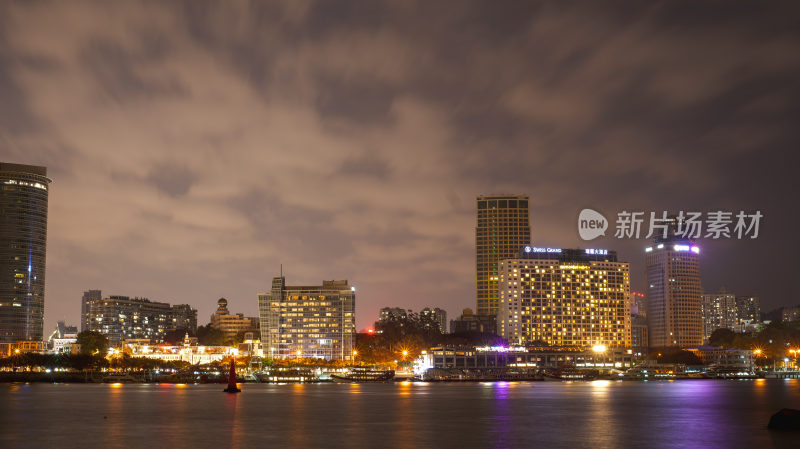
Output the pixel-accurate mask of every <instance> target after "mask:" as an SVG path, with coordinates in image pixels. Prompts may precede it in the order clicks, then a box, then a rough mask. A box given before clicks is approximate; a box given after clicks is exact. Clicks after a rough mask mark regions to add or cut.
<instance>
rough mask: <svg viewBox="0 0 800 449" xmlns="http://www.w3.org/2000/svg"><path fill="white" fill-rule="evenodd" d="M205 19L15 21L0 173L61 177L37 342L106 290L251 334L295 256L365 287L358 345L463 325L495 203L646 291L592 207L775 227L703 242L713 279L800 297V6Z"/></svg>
mask: <svg viewBox="0 0 800 449" xmlns="http://www.w3.org/2000/svg"><path fill="white" fill-rule="evenodd" d="M195 6H196V7H193V8H183V7H181V6H180V5H161V4H150V5H145V6H142V7H136V8H130V9H125V8H122V9H123V11H122V12H123V13H120V14H118V15H117V16H116V17H117V18H116V19H114V20H104V19H102V17H105V16H104V14H108V13H109V10H108V9H105V10H104V7H97V6H96V5H88V4H75V5H70V6H66V5H58V4H51V5H45V4H30V5H29V4H3V5H2V6H0V23H1V24H2V28H3V29H4V30H7V32H5V33H3V34H2V36H0V42H1V43H2V45H0V58H2V61H3V64H2V65H0V80H1V81H3V82H2V83H0V89H1V90H0V92H1V93H2V94H3V98H4V99H5V100H7V101H4V102H3V103H2V104H1V105H0V117H2V118H3V120H2V121H0V138H1V140H0V142H2V144H0V160H2V161H4V162H10V163H22V164H35V165H41V166H46V167H48V170H49V171H48V176H49V177H50V178H52V179H53V183H52V184H51V185H50V189H51V190H50V195H51V196H50V199H49V201H50V216H49V229H48V261H47V262H48V271H47V279H48V282H47V300H46V310H45V319H46V321H45V329H50V328H52V327H53V325H54V324H55V322H56V321H57V320H61V319H66V320H67V322H68V323H70V324H78V323H79V316H78V313H79V304H80V298H81V295H82V293H83V292H84V291H86V290H89V289H100V290H103V291H107V292H108V293H109V294H115V295H116V294H126V293H132V294H136V295H141V296H145V297H148V298H153V299H154V300H156V301H167V302H169V303H176V304H185V303H188V304H191V305H192V306H194V307H197V308H198V310H199V312H198V313H199V314H200V315H201V316H209V315H210V314H211V313H212V312H213V309H214V300H216V299H218V298H220V297H225V298H228V299H229V300H231V303H232V304H234V303H235V304H236V310H237V311H240V312H242V313H244V314H245V315H255V313H256V310H257V294H258V293H259V292H263V291H264V290H265V289H267V288H269V285H270V279H271V277H272V275H273V273H274V272H275V271H277V268H278V267H279V266H280V264H283V265H284V268H285V271H286V272H287V273H288V276H289V277H291V278H292V279H295V280H296V281H297V282H299V283H306V282H317V280H318V279H348V280H350V282H351V283H352V285H355V286H356V287H357V288H358V289H359V293H358V294H359V303H358V305H357V317H358V318H357V319H358V321H357V327H358V328H359V329H362V328H364V327H367V326H369V324H370V323H371V322H372V321H374V319H375V318H376V317H377V313H378V309H379V308H380V307H382V306H384V305H389V304H391V305H396V306H401V307H405V308H412V309H415V310H416V309H419V308H421V307H423V306H426V305H434V306H438V307H441V308H443V309H445V310H447V311H448V312H449V314H450V315H451V316H457V315H458V313H459V312H460V311H461V309H463V308H466V307H469V308H473V307H474V306H475V304H474V298H475V286H474V270H475V267H474V260H475V259H474V234H473V232H474V217H475V210H474V198H475V197H476V196H478V195H483V194H492V193H513V194H516V193H522V194H527V195H529V197H530V211H531V217H530V219H531V221H530V224H531V228H532V234H533V236H532V239H533V243H534V244H536V245H538V246H554V247H565V248H566V247H587V246H588V247H598V248H607V249H610V250H616V251H617V253H618V254H619V257H620V259H622V260H626V261H629V262H630V263H631V287H632V289H634V290H637V291H644V253H643V252H642V248H643V247H644V246H645V240H644V239H640V240H617V239H614V238H613V237H610V236H607V237H605V238H600V239H598V240H595V241H593V242H591V244H587V242H582V241H580V239H579V237H578V235H577V232H576V229H575V220H576V218H577V214H578V212H579V211H580V210H582V209H583V208H586V207H591V208H593V209H596V210H599V211H602V212H604V213H605V214H606V216H609V217H611V216H613V214H615V213H616V212H619V211H622V210H628V211H630V210H642V211H651V210H670V211H678V210H702V211H711V210H735V211H738V210H746V211H755V210H760V211H761V212H762V213H763V214H764V219H763V223H762V232H761V235H760V237H759V238H758V239H757V240H753V241H750V240H729V241H728V240H720V241H705V240H701V241H700V244H701V245H702V248H703V256H702V258H701V259H702V260H701V271H702V273H703V285H702V287H703V289H704V290H706V291H716V290H717V289H718V288H719V287H721V286H725V287H727V288H728V289H730V290H731V291H735V292H737V294H738V293H741V294H749V295H756V296H759V297H760V298H761V302H762V309H763V310H764V311H769V310H771V309H774V308H775V307H778V306H784V305H795V304H797V303H798V302H799V301H798V299H797V298H796V297H794V296H792V295H793V293H792V289H791V286H790V284H789V282H790V279H792V276H793V270H792V268H793V267H794V266H795V265H796V264H794V263H793V261H792V260H791V259H790V257H791V255H792V254H793V253H794V252H795V250H796V249H797V238H796V233H794V232H793V224H794V223H796V222H797V218H798V212H797V210H795V209H794V208H792V207H789V206H787V204H786V199H785V198H786V195H785V192H791V191H793V190H794V188H795V183H796V181H795V180H794V179H795V178H794V177H793V174H792V173H791V172H790V170H791V169H792V164H785V163H782V162H781V161H782V156H781V150H785V149H787V148H794V147H795V146H796V145H797V136H796V135H795V133H794V132H793V131H792V127H793V121H792V120H791V117H792V116H793V112H794V111H795V110H796V106H795V105H794V104H793V103H792V102H791V101H788V99H791V98H793V97H795V96H797V94H798V88H797V86H796V85H795V83H794V82H793V80H794V79H795V77H794V76H793V74H794V73H795V72H796V71H797V69H798V62H797V61H795V59H794V58H790V57H786V55H787V54H791V50H792V49H793V48H794V47H796V45H797V44H798V37H797V35H796V33H790V32H787V30H791V29H792V28H791V26H792V22H791V16H792V15H791V14H776V13H775V10H772V9H770V7H759V8H754V9H752V10H750V9H748V8H747V7H742V8H739V9H725V10H718V9H714V8H712V9H708V10H701V11H692V12H691V14H690V13H689V12H688V10H686V9H683V8H682V7H681V6H679V5H666V4H657V5H636V6H634V7H626V8H624V11H622V9H619V10H615V9H614V8H610V7H607V6H606V7H601V6H599V5H585V6H583V7H582V8H579V9H559V8H555V7H553V6H547V5H544V6H536V5H525V4H518V5H517V7H515V8H516V9H515V8H511V7H509V8H507V9H504V10H502V11H500V10H496V9H495V8H492V7H491V6H489V5H485V6H480V5H464V6H463V7H462V8H459V9H457V10H453V11H451V10H450V9H449V8H448V10H447V11H441V10H440V11H435V10H432V11H431V14H430V15H429V16H428V15H423V16H424V17H423V16H420V15H419V14H417V11H418V8H420V7H421V6H420V5H411V6H403V5H395V6H386V5H377V4H376V5H375V6H374V7H373V8H374V9H370V10H368V11H365V10H358V9H342V10H338V11H331V10H328V9H325V7H324V6H320V5H312V6H311V7H308V8H307V9H304V8H303V7H302V6H300V5H297V6H287V7H286V8H283V7H280V6H275V5H271V6H267V5H261V6H257V7H254V8H252V9H250V10H249V11H247V12H244V11H240V12H236V11H234V10H228V11H226V13H225V14H217V11H216V10H214V9H213V8H212V7H204V6H202V5H195ZM427 7H428V8H434V9H435V8H439V7H442V8H444V6H427ZM259 8H268V10H260V9H259ZM269 8H274V10H272V9H269ZM776 8H777V7H776ZM445 12H446V14H445ZM123 17H124V18H123ZM154 17H157V18H158V20H153V18H154ZM231 21H235V22H236V23H238V24H239V32H238V33H233V34H231V33H228V31H229V28H228V26H227V24H229V23H231ZM260 21H263V22H260ZM342 23H347V26H343V25H342ZM564 24H570V26H561V25H564ZM576 24H577V25H576ZM264 25H266V26H264ZM454 36H458V38H457V39H456V38H455V37H454ZM754 37H757V39H756V38H754ZM734 50H735V51H734ZM352 55H358V57H355V58H354V57H352ZM740 67H747V68H748V69H747V70H738V68H740ZM612 235H613V233H612ZM733 260H759V261H764V262H763V265H762V267H761V268H759V269H760V270H761V271H760V272H759V273H758V276H752V275H751V270H752V269H751V268H750V267H746V266H743V265H735V264H732V263H731V262H730V261H733ZM399 292H402V293H399ZM407 298H412V299H407Z"/></svg>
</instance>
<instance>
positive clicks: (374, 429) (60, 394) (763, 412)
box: [0, 379, 800, 449]
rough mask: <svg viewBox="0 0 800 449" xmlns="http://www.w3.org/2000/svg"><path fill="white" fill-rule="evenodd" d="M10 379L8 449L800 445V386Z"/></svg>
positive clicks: (3, 411) (0, 427) (1, 429)
mask: <svg viewBox="0 0 800 449" xmlns="http://www.w3.org/2000/svg"><path fill="white" fill-rule="evenodd" d="M222 388H223V386H222V385H168V384H161V385H147V384H126V385H104V384H56V385H52V384H30V385H26V384H0V448H18V447H19V448H26V447H36V448H39V447H57V448H59V449H63V448H73V447H104V448H105V447H107V448H117V447H125V448H128V447H143V448H144V447H153V448H162V447H163V448H171V449H182V448H186V449H195V448H228V447H230V448H242V449H244V448H266V447H273V448H274V447H281V448H350V447H352V448H409V449H412V448H434V447H435V448H451V447H468V448H530V447H541V448H557V447H565V448H567V447H568V448H575V447H593V448H611V447H670V448H676V447H692V448H697V447H753V448H763V447H781V448H783V447H800V434H797V433H779V432H774V431H769V430H767V429H766V425H767V422H768V421H769V417H770V415H771V414H772V413H774V412H775V411H777V410H778V409H780V408H783V407H789V408H800V380H797V379H793V380H777V379H775V380H772V379H770V380H764V379H760V380H747V381H717V380H685V381H678V382H668V381H664V382H610V381H594V382H565V383H562V382H532V383H459V384H456V383H437V384H432V383H429V384H424V383H408V382H402V383H386V384H298V385H267V384H245V385H243V386H242V388H243V390H244V391H243V392H242V393H241V394H238V395H229V394H225V393H222V392H221V391H220V390H221V389H222Z"/></svg>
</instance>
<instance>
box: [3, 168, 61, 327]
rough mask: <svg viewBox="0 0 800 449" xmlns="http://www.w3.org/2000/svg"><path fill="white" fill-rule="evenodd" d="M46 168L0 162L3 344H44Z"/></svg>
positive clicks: (47, 181)
mask: <svg viewBox="0 0 800 449" xmlns="http://www.w3.org/2000/svg"><path fill="white" fill-rule="evenodd" d="M49 184H50V179H49V178H48V177H47V168H45V167H37V166H33V165H21V164H7V163H4V162H2V163H0V185H2V191H0V342H16V341H42V337H43V329H42V328H43V327H44V275H45V256H46V252H47V251H46V250H47V197H48V186H49Z"/></svg>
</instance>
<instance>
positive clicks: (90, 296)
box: [81, 290, 103, 332]
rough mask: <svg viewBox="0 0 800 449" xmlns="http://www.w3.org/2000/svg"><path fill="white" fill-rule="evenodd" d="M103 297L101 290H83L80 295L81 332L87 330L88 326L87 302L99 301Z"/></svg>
mask: <svg viewBox="0 0 800 449" xmlns="http://www.w3.org/2000/svg"><path fill="white" fill-rule="evenodd" d="M101 299H103V292H102V291H100V290H87V291H85V292H83V296H82V297H81V332H83V331H88V330H89V329H90V326H89V321H90V318H89V304H91V303H92V301H100V300H101Z"/></svg>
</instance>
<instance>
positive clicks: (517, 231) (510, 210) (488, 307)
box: [475, 195, 531, 316]
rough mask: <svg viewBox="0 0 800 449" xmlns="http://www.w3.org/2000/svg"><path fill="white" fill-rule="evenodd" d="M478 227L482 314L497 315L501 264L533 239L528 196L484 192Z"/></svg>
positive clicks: (479, 308) (478, 290)
mask: <svg viewBox="0 0 800 449" xmlns="http://www.w3.org/2000/svg"><path fill="white" fill-rule="evenodd" d="M476 218H477V220H476V226H475V259H476V260H475V264H476V274H477V276H476V296H477V298H476V303H477V309H476V311H477V313H478V315H493V316H494V315H497V304H498V298H499V296H498V274H497V268H498V263H499V262H500V261H501V260H505V259H511V258H513V257H515V256H516V254H517V252H518V251H519V249H520V248H522V247H523V246H525V245H528V244H529V243H530V241H531V225H530V221H529V214H528V195H481V196H479V197H478V198H477V217H476Z"/></svg>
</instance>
